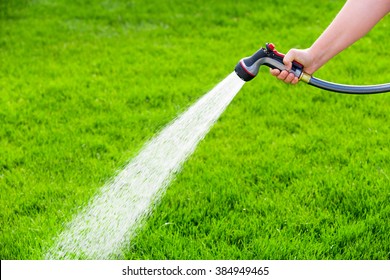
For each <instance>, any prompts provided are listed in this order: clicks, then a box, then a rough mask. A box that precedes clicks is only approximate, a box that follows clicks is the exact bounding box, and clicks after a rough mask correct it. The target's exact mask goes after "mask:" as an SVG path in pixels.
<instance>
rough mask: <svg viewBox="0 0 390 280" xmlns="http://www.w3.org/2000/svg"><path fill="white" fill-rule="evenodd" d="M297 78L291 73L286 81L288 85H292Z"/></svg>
mask: <svg viewBox="0 0 390 280" xmlns="http://www.w3.org/2000/svg"><path fill="white" fill-rule="evenodd" d="M294 78H295V75H294V74H293V73H290V74H288V75H287V77H286V78H285V79H284V81H285V82H286V83H291V82H292V81H293V80H294Z"/></svg>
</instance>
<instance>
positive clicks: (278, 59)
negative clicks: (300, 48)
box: [234, 43, 390, 94]
mask: <svg viewBox="0 0 390 280" xmlns="http://www.w3.org/2000/svg"><path fill="white" fill-rule="evenodd" d="M283 58H284V54H282V53H280V52H278V51H277V50H275V46H274V45H273V44H271V43H267V44H266V47H265V48H261V49H260V50H258V51H257V52H255V53H254V54H253V55H252V56H250V57H246V58H243V59H241V60H240V61H239V62H238V63H237V65H236V67H235V69H234V70H235V72H236V74H237V75H238V76H239V77H240V78H241V79H242V80H244V81H245V82H248V81H250V80H252V79H253V78H254V77H256V75H257V73H258V72H259V68H260V66H261V65H266V66H268V67H270V68H272V69H279V70H286V66H285V65H284V63H283ZM289 72H290V73H293V74H294V75H295V76H296V77H298V78H299V80H300V81H303V82H305V83H307V84H309V85H311V86H314V87H318V88H320V89H324V90H329V91H334V92H338V93H346V94H376V93H384V92H390V83H387V84H379V85H366V86H358V85H344V84H336V83H332V82H328V81H324V80H320V79H317V78H315V77H313V76H311V75H309V74H307V73H305V72H304V71H303V65H302V64H300V63H298V62H296V61H293V63H292V67H291V69H290V70H289Z"/></svg>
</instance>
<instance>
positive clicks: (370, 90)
mask: <svg viewBox="0 0 390 280" xmlns="http://www.w3.org/2000/svg"><path fill="white" fill-rule="evenodd" d="M308 84H309V85H312V86H315V87H318V88H320V89H325V90H330V91H335V92H340V93H346V94H377V93H383V92H389V91H390V83H389V84H380V85H367V86H351V85H343V84H335V83H331V82H328V81H323V80H320V79H317V78H314V77H311V78H310V81H309V82H308Z"/></svg>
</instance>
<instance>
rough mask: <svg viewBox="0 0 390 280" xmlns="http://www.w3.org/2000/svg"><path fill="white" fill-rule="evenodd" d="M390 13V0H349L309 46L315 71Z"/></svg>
mask: <svg viewBox="0 0 390 280" xmlns="http://www.w3.org/2000/svg"><path fill="white" fill-rule="evenodd" d="M389 12H390V0H348V1H347V2H346V4H345V5H344V7H343V8H342V9H341V11H340V12H339V13H338V15H337V16H336V17H335V19H334V20H333V21H332V23H331V24H330V25H329V26H328V28H327V29H326V30H325V31H324V32H323V33H322V35H321V36H320V37H319V38H318V39H317V40H316V41H315V42H314V44H313V45H312V46H311V47H310V48H309V49H308V51H309V52H310V54H311V57H312V58H313V65H312V69H313V70H314V71H315V70H317V69H318V68H320V67H321V66H322V65H324V64H325V63H326V62H327V61H328V60H329V59H331V58H332V57H333V56H335V55H337V54H338V53H339V52H341V51H342V50H344V49H345V48H347V47H348V46H350V45H351V44H353V43H354V42H355V41H357V40H358V39H360V38H361V37H363V36H364V35H365V34H366V33H367V32H368V31H370V30H371V29H372V28H373V27H374V25H375V24H376V23H377V22H378V21H379V20H380V19H381V18H383V17H384V16H385V15H386V14H387V13H389Z"/></svg>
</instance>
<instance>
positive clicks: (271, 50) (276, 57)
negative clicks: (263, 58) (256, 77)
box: [264, 43, 303, 78]
mask: <svg viewBox="0 0 390 280" xmlns="http://www.w3.org/2000/svg"><path fill="white" fill-rule="evenodd" d="M265 47H266V53H267V56H268V57H269V58H271V60H269V61H267V63H264V65H267V66H268V67H270V68H272V69H279V70H280V71H283V70H287V68H286V65H284V63H283V59H284V56H285V54H283V53H280V52H278V51H277V50H276V49H275V45H274V44H272V43H267V44H266V45H265ZM287 71H289V72H290V73H293V74H294V75H295V76H296V77H298V78H300V77H301V75H302V73H303V65H302V64H300V63H299V62H296V61H293V62H292V66H291V69H289V70H287Z"/></svg>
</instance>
